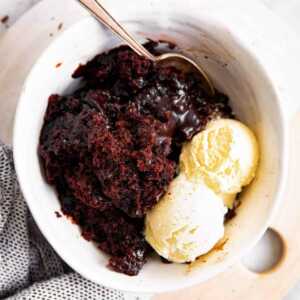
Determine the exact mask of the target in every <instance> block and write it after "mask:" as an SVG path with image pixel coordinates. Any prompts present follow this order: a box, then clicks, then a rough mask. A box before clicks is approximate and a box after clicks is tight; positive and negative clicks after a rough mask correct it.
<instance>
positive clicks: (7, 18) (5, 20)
mask: <svg viewBox="0 0 300 300" xmlns="http://www.w3.org/2000/svg"><path fill="white" fill-rule="evenodd" d="M8 20H9V16H8V15H6V16H4V17H2V18H1V19H0V22H1V23H2V24H6V23H7V22H8Z"/></svg>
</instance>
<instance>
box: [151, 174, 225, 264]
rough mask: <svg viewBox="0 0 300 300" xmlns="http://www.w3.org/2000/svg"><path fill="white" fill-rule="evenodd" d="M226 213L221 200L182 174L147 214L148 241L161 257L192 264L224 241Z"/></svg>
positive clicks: (202, 185) (204, 186)
mask: <svg viewBox="0 0 300 300" xmlns="http://www.w3.org/2000/svg"><path fill="white" fill-rule="evenodd" d="M226 212H227V208H226V207H225V206H224V204H223V200H222V198H220V197H218V196H217V195H216V194H215V193H214V192H213V191H212V190H211V189H209V188H208V187H207V186H206V185H205V184H200V183H199V182H193V181H190V180H188V178H187V177H186V175H185V174H184V173H182V174H180V175H179V176H178V177H177V178H175V179H174V180H173V181H172V183H171V184H170V186H169V189H168V191H167V192H166V194H165V196H164V197H163V198H162V199H161V200H160V202H159V203H158V204H157V205H156V206H155V207H154V208H153V209H152V210H151V211H150V212H149V213H148V214H147V217H146V222H145V237H146V240H147V241H148V243H149V244H150V245H151V246H152V247H153V248H154V249H155V250H156V251H157V252H158V254H160V255H161V256H162V257H164V258H166V259H168V260H170V261H172V262H177V263H184V262H191V261H194V260H195V259H196V258H197V257H199V256H200V255H203V254H205V253H207V252H209V251H210V250H211V249H212V248H213V247H214V246H215V245H216V244H217V243H218V241H219V240H220V239H221V238H222V237H223V235H224V216H225V214H226Z"/></svg>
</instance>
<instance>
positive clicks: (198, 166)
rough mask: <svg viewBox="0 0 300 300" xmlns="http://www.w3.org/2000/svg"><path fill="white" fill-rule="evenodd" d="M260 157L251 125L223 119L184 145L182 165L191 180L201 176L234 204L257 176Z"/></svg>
mask: <svg viewBox="0 0 300 300" xmlns="http://www.w3.org/2000/svg"><path fill="white" fill-rule="evenodd" d="M258 157H259V150H258V143H257V140H256V138H255V135H254V134H253V132H252V131H251V130H250V129H249V128H248V127H247V126H245V125H244V124H242V123H241V122H238V121H235V120H231V119H219V120H215V121H212V122H210V123H209V125H208V126H207V128H206V129H205V130H203V131H202V132H200V133H199V134H197V135H196V136H195V137H194V138H193V140H192V141H191V142H190V143H188V144H186V145H185V146H184V148H183V151H182V154H181V157H180V164H181V168H182V170H183V172H185V173H186V174H187V176H188V178H189V179H190V180H195V179H199V178H200V179H201V180H203V181H204V182H205V184H206V185H207V186H208V187H209V188H211V189H212V190H213V191H215V192H216V193H217V194H222V195H223V198H224V199H225V201H227V202H228V203H231V202H232V201H233V200H234V198H235V195H236V194H237V193H239V192H241V190H242V187H244V186H246V185H248V184H249V183H250V182H251V181H252V179H253V178H254V176H255V173H256V169H257V164H258ZM229 206H230V205H229Z"/></svg>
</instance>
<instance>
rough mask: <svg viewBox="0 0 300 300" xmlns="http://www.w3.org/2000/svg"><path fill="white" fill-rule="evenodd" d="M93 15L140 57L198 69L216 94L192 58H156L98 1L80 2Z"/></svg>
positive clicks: (166, 54) (209, 87) (212, 93)
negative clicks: (177, 63)
mask: <svg viewBox="0 0 300 300" xmlns="http://www.w3.org/2000/svg"><path fill="white" fill-rule="evenodd" d="M78 1H79V3H80V4H82V5H83V6H84V7H85V8H86V9H87V10H88V11H89V12H90V13H92V15H93V16H94V17H95V18H96V19H97V20H98V21H100V22H101V23H102V24H104V25H105V26H107V27H108V28H109V29H110V30H112V31H113V32H114V33H115V34H116V35H117V36H118V37H119V38H121V39H122V40H124V41H125V42H126V44H127V45H128V46H129V47H130V48H131V49H132V50H133V51H134V52H136V53H137V54H138V55H140V56H144V57H145V58H147V59H149V60H151V61H153V62H165V61H169V62H173V61H174V62H175V61H177V62H179V63H181V64H183V63H184V64H185V66H186V65H188V66H189V67H192V68H193V69H196V70H197V71H198V72H199V73H200V75H201V77H202V78H203V79H204V82H205V83H206V85H207V87H208V90H209V91H210V93H211V95H214V94H215V89H214V86H213V84H212V82H211V80H210V79H209V77H208V75H207V74H206V72H205V71H204V70H203V69H202V68H201V66H199V65H198V64H197V63H196V62H195V61H193V60H192V59H191V58H189V57H187V56H185V55H183V54H180V53H171V52H170V53H163V54H161V55H159V56H154V55H153V54H151V53H150V52H149V51H148V50H147V49H146V48H145V47H143V46H142V45H141V44H140V43H139V42H138V41H137V40H136V39H135V38H134V37H133V36H132V35H131V34H129V32H127V30H125V29H124V27H123V26H121V25H120V24H119V23H118V22H117V21H116V20H115V19H114V18H113V17H112V16H111V15H110V13H109V12H108V11H107V10H106V9H105V8H104V7H103V6H102V5H101V4H100V3H99V2H98V1H97V0H78Z"/></svg>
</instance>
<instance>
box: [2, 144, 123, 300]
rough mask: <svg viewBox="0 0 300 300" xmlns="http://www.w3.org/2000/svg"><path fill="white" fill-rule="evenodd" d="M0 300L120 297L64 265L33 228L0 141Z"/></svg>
mask: <svg viewBox="0 0 300 300" xmlns="http://www.w3.org/2000/svg"><path fill="white" fill-rule="evenodd" d="M0 299H9V300H21V299H22V300H27V299H30V300H31V299H32V300H45V299H47V300H62V299H72V300H77V299H78V300H87V299H89V300H94V299H95V300H96V299H97V300H123V299H124V297H123V294H122V293H121V292H118V291H114V290H110V289H107V288H104V287H102V286H100V285H97V284H94V283H92V282H90V281H88V280H86V279H84V278H82V277H81V276H80V275H79V274H77V273H75V272H74V271H73V270H72V269H71V268H70V267H68V266H67V265H66V264H65V263H64V262H63V261H62V260H61V259H60V258H59V256H58V255H57V254H56V253H55V251H54V250H53V249H52V248H51V246H50V245H49V244H48V242H47V241H46V240H45V238H44V237H43V235H42V234H41V232H40V231H39V229H38V228H37V226H36V224H35V222H34V220H33V218H32V217H31V215H30V212H29V210H28V208H27V206H26V203H25V201H24V198H23V196H22V193H21V190H20V187H19V184H18V181H17V177H16V174H15V170H14V165H13V154H12V151H11V149H10V148H9V147H7V146H6V145H4V144H3V143H2V142H0Z"/></svg>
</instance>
